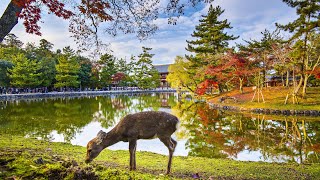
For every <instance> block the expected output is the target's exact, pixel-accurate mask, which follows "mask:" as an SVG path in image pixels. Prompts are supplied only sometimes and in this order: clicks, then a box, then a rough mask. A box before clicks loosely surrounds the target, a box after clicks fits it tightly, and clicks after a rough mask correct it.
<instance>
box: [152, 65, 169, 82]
mask: <svg viewBox="0 0 320 180" xmlns="http://www.w3.org/2000/svg"><path fill="white" fill-rule="evenodd" d="M169 66H170V64H162V65H154V67H155V68H156V69H157V70H158V72H159V74H160V87H169V84H168V82H167V76H168V74H169V71H168V68H169Z"/></svg>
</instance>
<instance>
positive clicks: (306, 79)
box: [302, 75, 310, 98]
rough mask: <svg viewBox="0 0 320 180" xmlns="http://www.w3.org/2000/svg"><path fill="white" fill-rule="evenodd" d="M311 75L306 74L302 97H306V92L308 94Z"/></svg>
mask: <svg viewBox="0 0 320 180" xmlns="http://www.w3.org/2000/svg"><path fill="white" fill-rule="evenodd" d="M309 77H310V76H309V75H305V76H304V81H303V87H302V98H305V97H306V94H307V83H308V79H309Z"/></svg>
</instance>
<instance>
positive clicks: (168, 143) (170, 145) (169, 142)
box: [159, 137, 177, 174]
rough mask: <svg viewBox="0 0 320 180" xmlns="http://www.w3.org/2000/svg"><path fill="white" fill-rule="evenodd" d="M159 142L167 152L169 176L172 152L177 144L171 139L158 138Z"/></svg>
mask: <svg viewBox="0 0 320 180" xmlns="http://www.w3.org/2000/svg"><path fill="white" fill-rule="evenodd" d="M159 139H160V141H161V142H163V144H164V145H166V146H167V148H168V150H169V160H168V166H167V174H170V171H171V163H172V155H173V152H174V149H175V147H176V145H177V142H176V141H175V140H174V139H172V138H171V137H159Z"/></svg>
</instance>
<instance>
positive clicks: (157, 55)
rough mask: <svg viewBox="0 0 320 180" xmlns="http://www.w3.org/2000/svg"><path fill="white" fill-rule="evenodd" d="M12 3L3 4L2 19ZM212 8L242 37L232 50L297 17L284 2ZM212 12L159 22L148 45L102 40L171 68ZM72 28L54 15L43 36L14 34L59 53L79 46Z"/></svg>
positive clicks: (222, 1) (116, 50)
mask: <svg viewBox="0 0 320 180" xmlns="http://www.w3.org/2000/svg"><path fill="white" fill-rule="evenodd" d="M9 1H10V0H0V14H1V15H2V13H3V12H4V10H5V8H6V6H7V5H8V3H9ZM212 5H213V6H217V5H219V6H221V8H222V9H224V10H225V12H224V13H223V14H222V15H221V19H228V21H229V22H230V23H231V26H232V27H233V29H231V30H229V31H228V32H229V34H233V35H235V36H240V37H239V38H238V39H237V40H235V41H232V42H230V46H234V45H235V44H236V43H244V41H243V40H250V39H256V40H259V39H260V38H261V32H262V31H264V29H268V30H274V29H275V23H276V22H278V23H280V24H286V23H288V22H291V21H293V20H294V19H296V17H297V16H296V13H295V9H293V8H290V7H288V6H287V5H286V4H285V3H283V2H282V0H215V1H214V2H213V3H212ZM208 9H209V4H206V5H204V6H199V7H197V8H195V9H192V10H188V12H187V13H185V14H186V15H184V16H181V17H180V18H179V20H178V22H177V25H169V24H168V23H167V19H166V18H159V19H157V20H156V21H155V24H157V25H158V27H159V30H158V31H157V32H156V33H155V34H154V35H153V36H151V37H150V38H148V39H147V40H144V41H140V40H139V39H138V38H137V37H136V35H135V34H130V35H124V34H119V35H117V36H116V37H113V36H111V35H109V34H104V36H103V37H102V40H103V41H104V42H105V43H108V44H110V45H109V49H110V50H111V51H112V54H113V55H114V56H116V57H117V58H126V59H127V60H129V59H130V57H131V55H134V56H137V55H138V54H140V53H141V52H142V46H146V47H151V48H153V49H152V51H151V53H152V54H154V57H153V58H152V60H153V64H170V63H173V62H174V59H175V57H176V56H178V55H179V56H184V55H185V54H188V52H187V51H186V50H185V47H186V46H187V43H186V40H190V39H191V34H192V32H193V31H194V29H195V26H196V25H198V24H199V19H200V18H201V15H206V14H207V12H208ZM68 24H69V23H68V21H66V20H63V19H61V18H58V17H56V16H54V15H52V14H43V15H42V19H41V23H40V26H41V33H42V36H37V35H32V34H28V33H26V31H25V28H24V26H23V25H22V23H21V21H20V22H19V23H18V24H17V25H16V26H15V27H14V28H13V30H12V31H11V33H13V34H15V35H16V36H18V38H19V39H20V40H21V41H22V42H23V43H27V42H34V43H35V44H36V45H38V44H39V40H40V39H43V38H44V39H46V40H48V41H49V42H51V43H53V44H54V49H55V50H56V49H62V48H63V47H66V46H71V47H72V48H73V49H76V48H77V45H76V44H75V42H74V41H73V39H72V38H71V37H70V36H71V33H69V32H68Z"/></svg>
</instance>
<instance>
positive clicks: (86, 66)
mask: <svg viewBox="0 0 320 180" xmlns="http://www.w3.org/2000/svg"><path fill="white" fill-rule="evenodd" d="M77 61H78V63H79V64H80V69H79V74H78V77H79V82H80V88H84V87H90V79H91V76H92V63H91V62H90V60H89V59H88V58H85V57H82V56H77Z"/></svg>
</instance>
